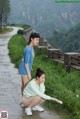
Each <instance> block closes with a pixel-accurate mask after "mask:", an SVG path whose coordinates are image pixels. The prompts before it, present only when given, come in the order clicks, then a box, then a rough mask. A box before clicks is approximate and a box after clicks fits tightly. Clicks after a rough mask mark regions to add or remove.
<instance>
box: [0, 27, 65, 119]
mask: <svg viewBox="0 0 80 119" xmlns="http://www.w3.org/2000/svg"><path fill="white" fill-rule="evenodd" d="M17 30H18V28H14V30H13V31H12V32H10V33H7V34H5V35H0V110H6V111H8V114H9V119H63V118H62V117H61V116H60V115H59V114H58V113H56V112H55V111H49V110H45V112H42V113H39V112H33V116H30V117H29V116H26V114H25V113H24V109H21V107H20V101H21V92H20V85H21V78H20V76H19V75H18V70H17V69H16V68H14V64H12V63H11V62H10V58H9V56H8V45H7V44H8V41H9V40H10V38H11V36H12V35H14V34H16V32H17Z"/></svg>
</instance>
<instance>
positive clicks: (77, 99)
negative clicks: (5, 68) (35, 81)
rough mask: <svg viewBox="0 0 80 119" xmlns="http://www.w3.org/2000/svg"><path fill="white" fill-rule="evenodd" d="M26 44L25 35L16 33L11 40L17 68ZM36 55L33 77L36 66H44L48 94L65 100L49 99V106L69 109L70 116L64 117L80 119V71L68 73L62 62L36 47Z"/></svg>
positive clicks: (11, 56) (11, 54)
mask: <svg viewBox="0 0 80 119" xmlns="http://www.w3.org/2000/svg"><path fill="white" fill-rule="evenodd" d="M26 44H27V43H26V41H25V39H24V37H23V36H22V35H19V34H17V35H14V36H13V37H12V38H11V40H10V41H9V44H8V47H9V55H10V58H11V61H12V62H13V63H14V64H15V66H16V67H17V68H18V67H19V64H20V61H21V59H22V54H23V50H24V47H25V46H26ZM35 55H36V56H35V58H34V64H33V72H32V77H33V78H34V77H35V76H34V74H35V70H36V68H38V67H40V68H42V69H43V70H44V71H45V73H46V82H45V85H46V94H48V95H50V96H53V97H56V98H58V99H60V100H62V101H63V105H59V104H57V103H55V102H52V101H47V106H49V108H50V109H53V108H55V109H59V110H62V111H63V109H65V110H67V111H68V112H69V113H70V117H69V116H68V115H65V116H64V119H80V72H79V71H76V70H72V71H71V72H70V73H67V72H66V71H65V69H64V66H63V65H62V64H59V63H56V62H54V61H52V60H51V59H48V58H47V57H45V55H44V53H43V52H41V54H39V53H38V52H37V51H36V49H35Z"/></svg>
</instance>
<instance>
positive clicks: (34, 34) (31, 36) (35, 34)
mask: <svg viewBox="0 0 80 119" xmlns="http://www.w3.org/2000/svg"><path fill="white" fill-rule="evenodd" d="M31 38H33V39H34V38H40V35H39V33H36V32H32V33H31V35H30V37H29V42H28V45H29V44H30V42H31Z"/></svg>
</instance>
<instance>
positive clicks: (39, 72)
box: [35, 68, 45, 78]
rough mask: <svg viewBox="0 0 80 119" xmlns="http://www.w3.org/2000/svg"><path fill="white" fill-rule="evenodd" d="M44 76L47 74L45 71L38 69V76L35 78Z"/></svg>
mask: <svg viewBox="0 0 80 119" xmlns="http://www.w3.org/2000/svg"><path fill="white" fill-rule="evenodd" d="M43 74H45V72H44V71H43V70H41V69H40V68H38V69H36V75H35V77H36V78H37V77H41V76H42V75H43Z"/></svg>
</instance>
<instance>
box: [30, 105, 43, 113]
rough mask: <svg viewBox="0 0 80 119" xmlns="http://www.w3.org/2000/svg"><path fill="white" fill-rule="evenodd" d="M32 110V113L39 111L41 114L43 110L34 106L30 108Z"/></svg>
mask: <svg viewBox="0 0 80 119" xmlns="http://www.w3.org/2000/svg"><path fill="white" fill-rule="evenodd" d="M32 110H34V111H39V112H43V111H44V109H43V108H42V107H40V106H39V105H35V106H33V107H32Z"/></svg>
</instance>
